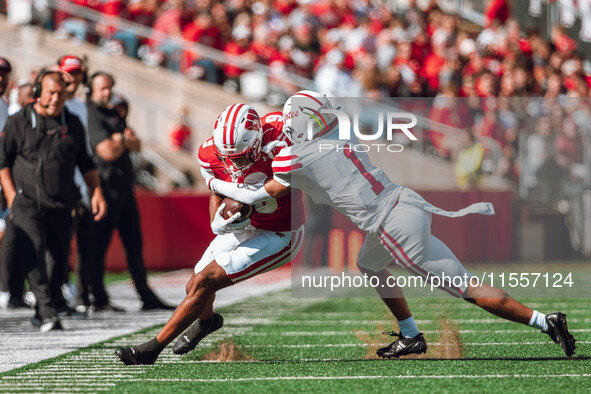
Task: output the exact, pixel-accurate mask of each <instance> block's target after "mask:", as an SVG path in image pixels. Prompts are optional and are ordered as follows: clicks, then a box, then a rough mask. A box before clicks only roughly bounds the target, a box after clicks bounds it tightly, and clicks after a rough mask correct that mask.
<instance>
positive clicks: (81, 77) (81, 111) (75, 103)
mask: <svg viewBox="0 0 591 394" xmlns="http://www.w3.org/2000/svg"><path fill="white" fill-rule="evenodd" d="M57 64H58V66H59V69H60V71H63V72H67V73H68V74H70V75H71V76H72V79H71V82H70V84H69V85H68V86H67V87H66V108H68V110H69V111H70V112H73V113H74V114H75V115H77V116H78V117H79V118H80V121H81V122H82V124H83V125H84V128H85V129H86V130H88V110H87V109H86V104H85V103H84V102H83V101H82V100H80V99H79V98H77V97H76V92H77V91H78V87H79V86H80V84H86V79H87V75H88V74H87V69H86V62H85V61H84V60H82V59H81V58H79V57H78V56H74V55H66V56H62V57H60V58H59V59H58V61H57Z"/></svg>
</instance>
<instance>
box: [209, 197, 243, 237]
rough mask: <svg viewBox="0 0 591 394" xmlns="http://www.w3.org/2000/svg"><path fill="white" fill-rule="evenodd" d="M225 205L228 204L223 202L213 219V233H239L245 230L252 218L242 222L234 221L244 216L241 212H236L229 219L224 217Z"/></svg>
mask: <svg viewBox="0 0 591 394" xmlns="http://www.w3.org/2000/svg"><path fill="white" fill-rule="evenodd" d="M225 207H226V204H222V205H220V206H219V208H218V210H217V211H216V213H215V215H214V217H213V221H212V222H211V231H213V233H214V234H216V235H221V234H225V233H239V232H241V231H245V230H246V228H247V227H248V226H249V225H250V219H246V220H245V221H243V222H240V223H234V222H235V221H236V220H238V219H240V217H241V216H242V215H241V214H240V212H237V213H235V214H234V215H232V217H230V218H229V219H224V217H223V216H222V213H223V212H224V208H225Z"/></svg>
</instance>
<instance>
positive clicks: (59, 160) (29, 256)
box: [0, 67, 107, 332]
mask: <svg viewBox="0 0 591 394" xmlns="http://www.w3.org/2000/svg"><path fill="white" fill-rule="evenodd" d="M70 80H71V77H70V76H69V75H68V74H64V73H62V72H61V71H60V70H59V68H57V67H56V68H54V69H47V70H45V71H43V72H41V73H40V74H39V76H38V78H37V80H36V82H35V85H34V87H33V90H34V92H33V96H34V98H35V101H34V102H33V103H30V104H28V105H26V106H25V107H24V108H23V109H22V110H21V111H19V112H18V113H17V114H15V115H14V116H11V117H10V118H9V119H8V121H7V122H6V126H5V127H4V131H3V132H2V134H1V135H0V183H1V184H2V189H3V190H4V192H5V195H6V199H7V201H8V206H9V208H10V209H11V210H12V217H11V218H10V219H9V220H8V223H7V225H8V226H12V227H13V229H12V230H13V231H14V234H15V237H16V241H15V242H16V243H17V245H18V247H17V252H18V253H16V254H15V258H16V259H19V261H21V262H22V263H23V264H24V265H25V269H26V271H27V276H28V280H29V285H30V287H31V290H32V291H33V293H34V294H35V297H36V299H37V303H36V305H35V311H36V313H35V317H34V318H33V320H32V321H33V324H35V323H38V324H39V328H40V331H42V332H46V331H51V330H56V329H61V328H62V326H61V322H60V320H59V319H58V317H57V310H56V305H55V304H56V302H55V301H56V299H57V296H56V295H57V293H58V292H59V291H61V288H60V287H59V286H57V288H56V286H54V283H53V282H50V281H49V279H48V272H47V266H46V263H45V252H46V250H47V251H49V252H50V253H51V255H52V257H53V260H54V261H55V264H54V268H53V270H52V271H53V272H52V273H51V277H56V278H59V277H62V276H63V275H62V274H61V273H60V270H63V269H65V267H66V264H67V252H68V250H69V242H70V238H69V234H70V230H69V229H70V227H71V222H72V216H71V212H72V209H73V207H74V205H75V204H76V202H77V201H78V200H79V198H80V194H79V192H78V190H77V188H76V186H75V184H74V169H75V168H76V167H78V168H79V169H80V172H81V173H82V174H83V176H84V180H85V182H86V184H87V186H88V190H89V194H90V195H91V205H92V212H93V214H94V220H101V219H102V218H103V217H104V216H105V214H106V211H107V205H106V202H105V198H104V196H103V193H102V190H101V187H100V183H99V177H98V174H97V171H96V169H95V165H94V163H93V162H92V159H91V157H90V156H89V154H88V151H87V149H86V147H85V141H84V129H83V127H82V124H81V123H80V120H79V119H78V117H77V116H75V115H73V114H72V113H70V112H69V111H68V110H67V109H65V108H64V101H65V99H66V93H65V90H66V86H67V85H68V83H69V82H70ZM60 275H61V276H60ZM60 285H61V283H60Z"/></svg>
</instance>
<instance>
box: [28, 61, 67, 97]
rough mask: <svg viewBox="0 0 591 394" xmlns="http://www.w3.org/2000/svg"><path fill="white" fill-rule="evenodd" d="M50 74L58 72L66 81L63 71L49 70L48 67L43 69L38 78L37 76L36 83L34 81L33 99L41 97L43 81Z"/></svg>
mask: <svg viewBox="0 0 591 394" xmlns="http://www.w3.org/2000/svg"><path fill="white" fill-rule="evenodd" d="M49 74H58V75H59V76H60V77H61V78H62V80H63V81H65V80H64V76H63V74H62V72H61V71H59V70H48V69H47V68H43V69H41V71H40V72H39V74H38V75H37V78H35V83H33V99H34V100H37V99H38V98H39V97H41V89H42V88H41V83H42V82H43V78H45V77H46V76H47V75H49Z"/></svg>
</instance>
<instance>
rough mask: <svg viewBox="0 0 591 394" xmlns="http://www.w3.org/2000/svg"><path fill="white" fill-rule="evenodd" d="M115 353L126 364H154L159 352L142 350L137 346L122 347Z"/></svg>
mask: <svg viewBox="0 0 591 394" xmlns="http://www.w3.org/2000/svg"><path fill="white" fill-rule="evenodd" d="M115 354H116V355H117V357H119V359H120V360H121V361H123V364H125V365H152V364H154V363H155V362H156V360H157V359H158V353H156V354H154V353H152V352H141V351H139V350H137V349H136V348H135V347H120V348H119V349H117V350H116V351H115Z"/></svg>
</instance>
